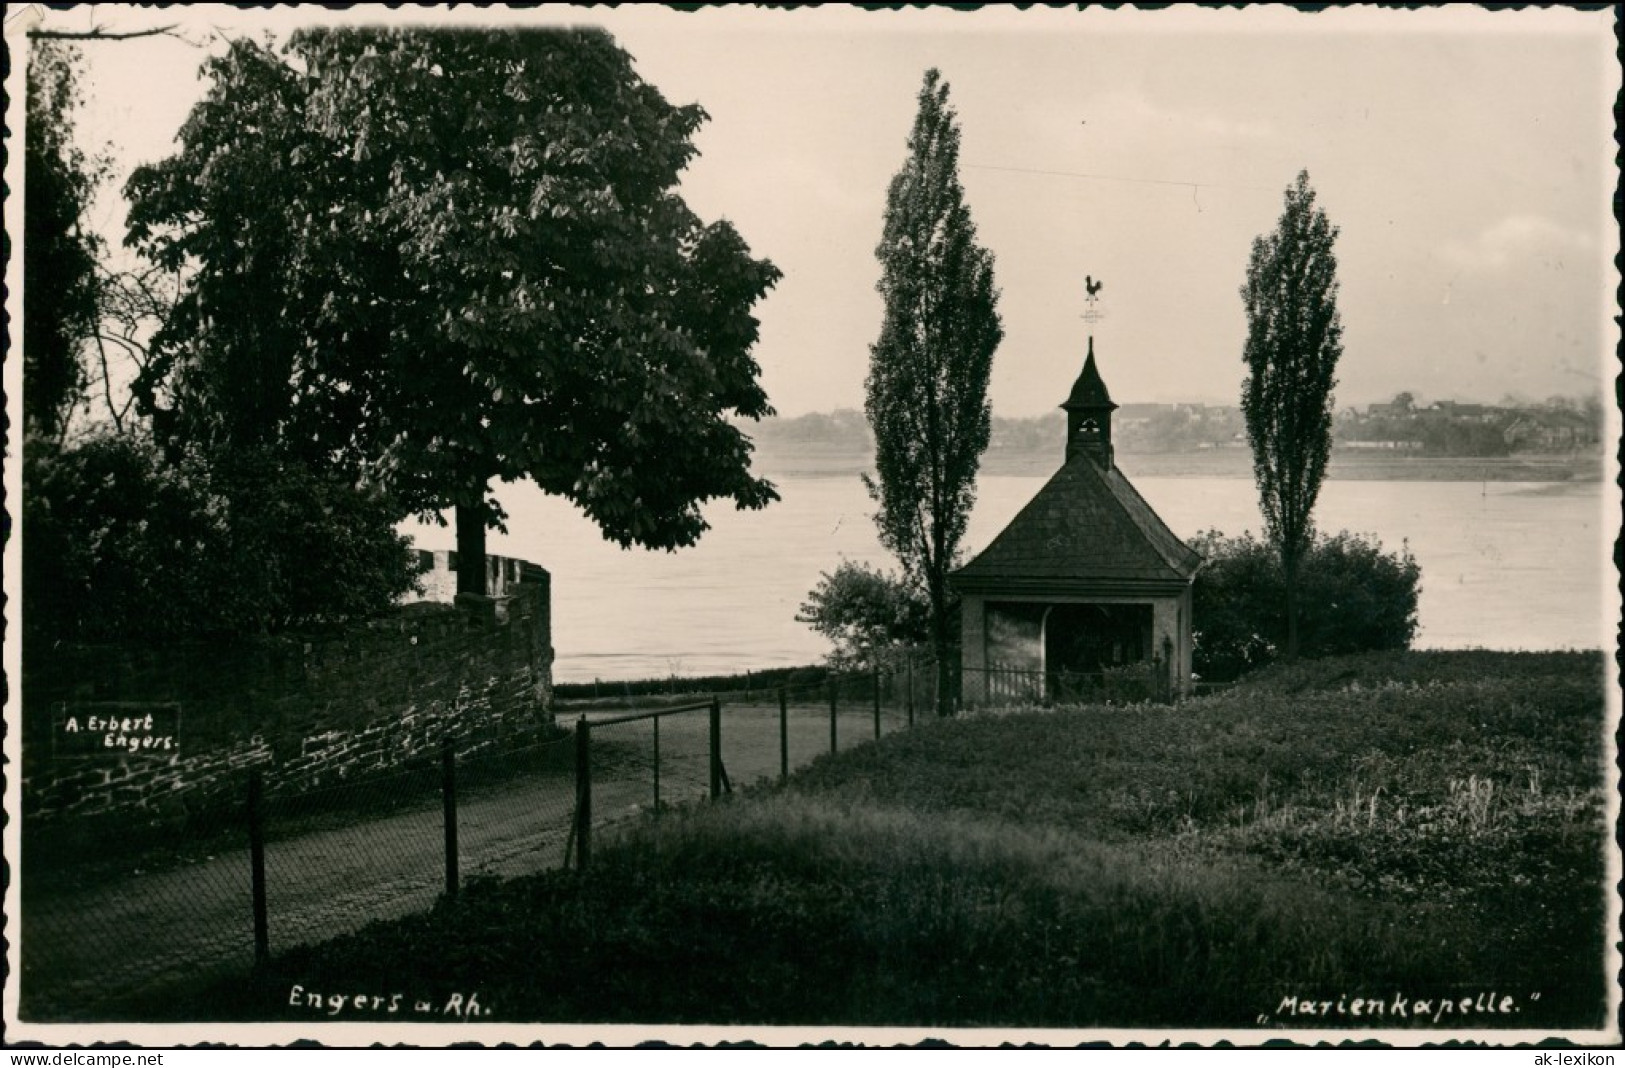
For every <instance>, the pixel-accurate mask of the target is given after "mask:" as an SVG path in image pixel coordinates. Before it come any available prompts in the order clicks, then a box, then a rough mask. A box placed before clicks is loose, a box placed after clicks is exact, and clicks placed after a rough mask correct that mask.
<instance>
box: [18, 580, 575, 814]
mask: <svg viewBox="0 0 1625 1068" xmlns="http://www.w3.org/2000/svg"><path fill="white" fill-rule="evenodd" d="M515 563H518V562H515ZM514 573H515V574H517V575H518V577H519V579H520V581H515V582H511V583H505V584H504V586H503V587H502V589H503V595H502V596H498V597H479V596H470V595H464V596H463V597H461V598H459V599H458V604H457V605H456V606H455V607H454V606H452V605H447V604H432V603H417V604H409V605H402V606H400V607H399V608H397V609H395V610H394V611H392V612H390V613H388V614H386V615H384V616H382V617H380V618H377V619H374V620H370V621H367V622H365V623H359V624H355V625H352V626H347V627H343V628H335V629H332V630H329V631H325V632H320V633H307V634H300V635H292V636H278V637H268V638H259V639H253V640H242V641H236V642H232V643H229V644H221V643H195V644H176V645H165V646H155V645H152V644H148V643H142V642H138V641H132V642H128V643H124V644H120V645H114V646H57V647H53V648H44V649H32V648H28V647H26V646H25V648H24V650H23V695H22V696H23V701H22V733H23V768H22V771H23V775H22V780H23V781H22V787H23V812H24V815H25V817H31V818H32V819H34V820H35V821H39V820H46V821H50V820H52V819H53V818H55V817H60V816H65V815H95V814H107V813H113V812H121V811H124V812H131V813H135V814H142V815H146V816H149V817H154V818H164V817H177V816H186V815H190V814H195V813H197V812H200V811H204V810H207V809H209V808H211V807H213V806H215V805H217V804H218V803H220V802H221V801H222V799H226V798H238V799H240V797H241V794H242V790H243V785H244V783H245V782H246V778H247V774H248V770H249V769H250V768H254V767H257V768H259V769H260V770H261V772H262V774H263V776H264V780H265V784H266V790H267V793H269V794H277V793H292V792H296V791H303V790H310V789H317V788H321V787H324V786H332V785H337V784H339V783H343V782H346V781H352V780H354V779H356V778H361V777H366V776H368V775H371V774H375V773H378V772H380V771H387V770H390V769H393V768H399V767H406V766H413V765H415V764H419V763H422V762H424V761H426V760H428V759H431V758H433V757H434V756H435V755H436V754H438V753H439V751H440V747H441V745H442V741H443V739H444V738H445V737H446V736H447V735H448V734H449V735H451V736H452V737H453V738H454V739H455V742H456V746H457V750H458V752H459V753H462V754H466V753H470V752H475V751H478V750H481V749H487V748H491V747H495V746H499V745H502V744H504V743H505V742H511V741H513V740H515V739H518V738H521V737H534V736H535V735H536V734H537V733H538V732H539V731H542V730H545V729H546V728H547V727H549V726H550V725H551V722H552V717H551V712H550V710H549V709H550V702H551V691H552V663H553V649H552V635H551V619H550V589H549V581H548V575H547V572H546V571H544V570H542V569H541V568H538V567H534V566H532V565H524V564H520V565H519V567H517V568H516V569H515V570H514ZM222 595H223V596H226V595H229V591H222ZM158 703H170V704H173V705H178V706H179V721H178V724H175V725H174V726H173V727H172V728H169V727H166V728H165V729H166V730H170V729H172V730H173V733H174V748H173V750H172V751H165V750H161V749H151V750H139V751H135V752H131V751H129V750H127V749H126V750H120V749H118V748H113V747H108V748H106V749H105V750H104V751H102V752H91V753H89V754H88V755H87V754H85V753H84V752H83V747H82V746H76V747H74V749H75V751H74V752H69V751H68V749H69V747H68V746H66V745H65V744H63V743H64V739H65V737H66V736H65V735H64V734H63V733H62V732H63V730H64V727H65V725H66V722H67V719H68V718H69V717H73V718H74V722H75V725H76V726H80V725H83V724H86V723H89V722H90V717H91V716H96V715H98V710H106V709H108V708H116V709H119V712H118V715H121V716H128V715H129V710H130V709H132V708H133V709H137V710H139V708H140V707H141V706H142V705H143V704H158ZM137 733H139V731H138V732H137ZM108 738H109V739H111V738H112V733H111V732H110V733H109V735H108ZM77 740H78V739H76V741H77ZM92 741H93V739H92ZM92 748H94V747H93V746H92Z"/></svg>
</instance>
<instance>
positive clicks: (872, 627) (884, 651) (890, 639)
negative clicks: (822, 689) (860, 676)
mask: <svg viewBox="0 0 1625 1068" xmlns="http://www.w3.org/2000/svg"><path fill="white" fill-rule="evenodd" d="M930 617H931V604H930V601H928V600H927V599H926V596H925V594H924V592H923V591H921V590H920V589H919V588H918V587H917V586H913V585H910V584H909V583H908V581H907V580H905V579H902V578H899V577H898V576H896V575H895V574H893V573H891V572H886V571H880V570H878V569H876V568H872V567H869V566H868V565H866V564H859V563H855V562H853V561H851V560H846V561H843V562H842V563H841V566H840V567H838V568H836V569H835V573H834V574H833V575H832V574H830V573H829V572H827V571H826V572H824V574H823V577H822V578H820V580H819V582H818V585H817V586H815V587H813V589H812V592H810V593H808V594H807V600H806V602H805V603H803V604H802V606H801V610H800V611H799V612H797V613H796V621H797V622H800V623H809V624H811V625H812V628H813V630H816V631H817V632H818V633H820V634H822V635H823V636H824V637H826V638H828V639H829V640H830V641H831V642H833V643H834V645H835V651H834V652H833V653H832V654H831V655H830V665H831V666H832V667H835V668H837V669H841V670H844V669H849V668H860V667H869V666H872V665H873V664H874V663H875V662H876V659H879V660H880V661H882V662H890V661H892V660H894V659H896V658H898V657H899V656H901V655H904V654H906V653H907V652H908V651H909V650H911V649H913V648H914V647H917V646H920V645H923V644H925V642H926V641H927V640H928V639H929V637H930Z"/></svg>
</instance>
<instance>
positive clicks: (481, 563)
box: [456, 504, 485, 594]
mask: <svg viewBox="0 0 1625 1068" xmlns="http://www.w3.org/2000/svg"><path fill="white" fill-rule="evenodd" d="M456 523H457V592H458V593H479V594H483V593H485V508H484V507H483V506H482V505H479V504H476V505H468V504H459V505H457V507H456Z"/></svg>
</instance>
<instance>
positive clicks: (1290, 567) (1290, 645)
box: [1281, 552, 1298, 660]
mask: <svg viewBox="0 0 1625 1068" xmlns="http://www.w3.org/2000/svg"><path fill="white" fill-rule="evenodd" d="M1282 556H1283V559H1282V561H1281V562H1282V565H1283V567H1284V569H1285V571H1286V658H1287V659H1288V660H1296V659H1298V554H1297V553H1295V552H1292V553H1283V554H1282Z"/></svg>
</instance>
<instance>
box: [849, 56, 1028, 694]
mask: <svg viewBox="0 0 1625 1068" xmlns="http://www.w3.org/2000/svg"><path fill="white" fill-rule="evenodd" d="M876 255H878V256H879V258H880V266H881V276H880V282H879V285H878V288H879V290H880V293H881V296H883V297H884V298H885V307H886V310H885V319H884V320H883V322H882V325H881V331H880V339H879V340H878V341H876V342H875V344H874V345H873V347H872V348H871V350H870V362H869V377H868V381H867V383H866V388H867V400H866V403H865V405H864V407H865V410H866V411H867V413H868V416H869V423H870V425H871V426H872V427H873V428H874V433H875V472H876V477H874V478H869V477H867V476H865V484H866V485H867V486H868V488H869V492H870V494H871V496H873V497H874V499H875V501H876V502H877V503H878V504H879V506H880V510H879V512H878V513H877V514H876V516H875V521H876V523H877V524H878V526H879V528H880V540H881V543H882V544H883V545H885V546H886V548H887V549H889V550H890V551H891V552H892V553H893V554H894V555H896V557H897V559H898V560H899V561H900V562H901V563H902V565H903V569H904V572H905V574H906V575H907V576H908V577H909V578H910V579H911V580H912V581H914V582H917V583H918V584H919V585H920V586H922V587H923V588H924V590H925V593H926V597H927V600H928V601H929V602H930V606H931V610H930V620H929V624H930V635H931V645H932V649H933V652H934V654H935V656H936V660H937V672H938V675H937V681H938V686H937V694H938V712H939V713H946V712H947V711H948V709H949V706H948V701H949V693H950V687H949V685H948V681H949V675H948V671H949V656H950V653H951V645H952V642H951V635H950V633H949V629H950V628H949V621H950V618H951V615H950V609H951V606H950V603H949V595H950V591H949V589H948V572H949V570H950V569H951V568H952V567H953V565H954V562H955V559H956V557H957V554H958V552H959V543H960V539H961V538H962V537H963V536H964V533H965V524H966V522H967V520H968V519H969V517H970V510H971V506H972V505H973V504H974V503H975V500H976V471H977V468H978V466H979V464H980V462H981V456H982V453H983V452H984V451H985V450H986V449H987V443H988V432H989V419H990V414H991V413H990V409H989V405H988V400H987V383H988V375H989V373H990V371H991V369H992V365H993V353H994V350H995V349H997V348H998V345H999V342H1000V340H1001V339H1002V338H1003V336H1004V331H1003V327H1002V326H1001V325H1000V322H999V315H998V292H997V290H996V289H994V286H993V256H992V254H991V253H989V252H988V251H987V250H986V249H985V248H983V247H981V246H980V245H978V244H977V243H976V227H975V225H974V224H973V223H972V222H971V217H970V209H969V208H968V207H966V205H965V196H964V190H963V189H962V188H961V187H960V184H959V127H958V123H957V121H956V118H955V115H954V112H953V109H952V108H951V107H950V106H949V103H948V84H947V83H946V82H944V81H943V80H942V78H941V75H940V74H938V72H937V71H936V70H934V69H933V70H929V71H927V72H926V75H925V83H924V85H923V86H922V87H921V89H920V96H919V111H918V113H917V114H916V117H915V120H914V128H913V130H912V132H911V133H910V134H909V139H908V158H907V160H906V161H905V162H904V164H903V168H902V170H900V171H898V172H897V175H896V177H894V178H893V179H892V182H891V187H890V189H889V190H888V192H887V196H886V224H885V231H884V234H883V236H882V237H881V241H880V246H879V248H878V249H877V250H876Z"/></svg>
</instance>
